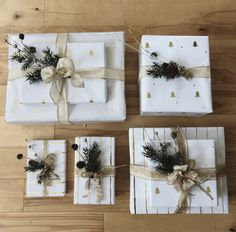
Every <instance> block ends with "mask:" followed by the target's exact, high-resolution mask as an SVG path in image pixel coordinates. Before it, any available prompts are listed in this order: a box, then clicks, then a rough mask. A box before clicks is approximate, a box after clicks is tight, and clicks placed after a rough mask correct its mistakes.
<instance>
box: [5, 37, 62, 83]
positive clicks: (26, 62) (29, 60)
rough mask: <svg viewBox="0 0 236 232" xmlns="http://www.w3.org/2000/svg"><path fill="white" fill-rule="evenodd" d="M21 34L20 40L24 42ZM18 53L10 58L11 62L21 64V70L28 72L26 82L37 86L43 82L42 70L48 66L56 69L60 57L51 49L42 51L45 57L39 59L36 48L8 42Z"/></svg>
mask: <svg viewBox="0 0 236 232" xmlns="http://www.w3.org/2000/svg"><path fill="white" fill-rule="evenodd" d="M21 35H23V34H20V35H19V38H20V39H21V40H22V41H23V39H24V37H22V36H21ZM6 42H7V43H8V44H9V45H11V46H12V47H13V48H14V49H15V50H16V51H15V52H14V53H13V55H12V56H11V57H10V60H11V61H14V62H16V63H19V64H21V70H22V71H25V72H26V80H27V81H29V82H30V84H36V83H40V82H42V81H43V80H42V77H41V70H42V69H43V68H44V67H47V66H54V67H56V65H57V63H58V60H59V58H60V57H59V55H58V54H54V53H53V52H52V51H51V50H50V48H48V47H47V48H46V49H45V50H42V53H43V57H42V58H39V57H37V56H36V48H35V47H32V46H30V47H28V46H27V45H25V44H24V43H23V42H22V43H21V44H17V43H16V44H11V43H10V42H8V41H7V40H6Z"/></svg>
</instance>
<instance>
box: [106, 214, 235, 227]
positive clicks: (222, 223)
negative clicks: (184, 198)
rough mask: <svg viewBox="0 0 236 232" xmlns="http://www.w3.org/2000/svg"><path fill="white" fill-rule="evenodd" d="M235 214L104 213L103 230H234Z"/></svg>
mask: <svg viewBox="0 0 236 232" xmlns="http://www.w3.org/2000/svg"><path fill="white" fill-rule="evenodd" d="M235 216H236V214H231V215H210V216H207V215H197V216H190V215H172V216H169V215H158V216H156V215H148V216H143V215H130V214H128V213H110V212H109V213H105V214H104V232H108V231H113V232H118V231H119V232H126V231H136V232H143V231H147V232H151V231H158V232H166V231H168V232H176V231H191V232H198V231H202V232H209V231H217V232H226V231H235V230H236V222H235Z"/></svg>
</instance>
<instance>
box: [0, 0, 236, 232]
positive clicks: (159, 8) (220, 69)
mask: <svg viewBox="0 0 236 232" xmlns="http://www.w3.org/2000/svg"><path fill="white" fill-rule="evenodd" d="M0 5H1V8H0V160H1V162H0V232H16V231H17V232H18V231H26V232H28V231H30V232H34V231H35V232H36V231H37V232H49V231H58V232H64V231H66V232H67V231H68V232H74V231H82V232H88V231H96V232H98V231H104V230H105V231H109V232H110V231H114V232H116V231H137V232H139V231H157V230H158V231H160V232H162V231H164V232H165V231H170V232H171V231H183V232H184V231H203V232H205V231H236V222H235V218H236V174H235V173H236V172H235V167H236V123H235V122H236V104H235V102H236V66H235V60H236V1H234V0H208V1H205V0H195V1H189V0H179V1H173V0H146V1H142V0H67V1H64V0H0ZM124 20H126V21H127V22H128V23H129V24H130V25H131V26H132V27H133V30H134V33H135V35H136V36H137V38H139V39H140V37H141V35H142V34H162V35H163V34H170V35H209V38H210V53H211V72H212V92H213V104H214V113H213V114H211V115H207V116H203V117H197V118H189V117H140V116H139V92H138V82H137V76H138V69H137V68H138V56H137V54H136V53H134V52H133V51H132V50H130V49H129V48H127V50H126V63H125V66H126V101H127V113H128V115H127V120H126V121H124V122H119V123H101V124H90V125H89V126H88V130H87V131H86V130H85V128H84V127H83V125H71V126H68V125H67V126H65V125H50V126H34V125H32V126H20V125H19V126H16V125H7V124H6V123H5V121H4V112H5V92H6V84H7V60H8V57H7V46H6V44H4V43H3V42H2V41H3V39H4V38H6V36H7V33H11V32H15V33H20V32H23V33H44V32H69V31H70V32H73V31H74V32H82V31H122V30H124V31H125V32H126V41H127V42H128V43H130V44H132V45H135V43H134V41H133V40H132V38H131V36H130V35H129V34H128V33H127V28H126V27H125V26H124ZM140 120H142V122H143V124H144V125H145V126H146V127H160V126H165V127H168V126H176V125H179V126H224V127H225V128H226V153H227V158H226V159H227V160H226V161H227V162H226V163H227V175H228V187H229V200H230V211H231V213H230V214H229V215H217V216H212V215H210V216H207V215H201V216H199V215H198V216H194V215H191V216H189V215H186V216H176V215H172V216H168V215H167V216H160V215H158V216H155V215H151V216H150V215H149V216H145V215H139V216H132V215H130V214H129V172H128V168H123V169H119V170H118V171H117V176H116V205H115V206H74V205H73V162H74V155H73V152H72V151H71V150H70V147H69V145H68V156H67V161H68V162H67V181H68V186H67V194H66V197H65V198H45V199H40V198H36V199H31V198H23V193H24V191H25V190H24V189H25V186H24V178H25V173H24V171H23V165H24V162H21V161H20V162H19V161H18V160H16V159H15V155H16V154H17V153H24V152H25V151H26V149H25V141H24V140H25V138H41V139H52V138H55V139H65V138H66V139H71V140H73V139H74V137H75V136H79V135H86V134H87V135H98V136H99V135H104V136H105V135H106V136H114V137H115V138H116V164H117V165H121V164H127V163H129V154H128V152H129V151H128V128H129V127H140V126H141V122H140ZM1 212H2V213H1Z"/></svg>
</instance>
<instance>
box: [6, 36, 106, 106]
mask: <svg viewBox="0 0 236 232" xmlns="http://www.w3.org/2000/svg"><path fill="white" fill-rule="evenodd" d="M10 37H12V38H13V39H14V40H16V39H17V36H16V35H11V36H10ZM14 37H16V38H14ZM29 45H30V46H35V47H36V51H37V53H36V55H37V56H38V57H41V56H42V50H45V49H46V48H47V47H48V48H49V49H50V50H51V51H52V52H54V54H55V53H56V45H55V43H45V42H43V41H42V40H41V41H39V43H37V44H32V43H31V44H29ZM66 57H67V58H70V59H72V60H73V62H74V65H75V70H85V69H92V68H106V54H105V45H104V43H103V42H92V43H67V45H66ZM26 79H27V78H26V77H22V78H21V85H20V102H21V103H22V104H27V103H29V104H32V103H51V104H53V101H52V99H51V97H50V94H49V91H50V87H51V84H50V83H49V84H46V83H43V82H41V83H36V84H30V82H29V81H27V80H26ZM83 81H84V87H83V88H80V87H74V86H73V85H72V84H71V81H70V79H67V101H68V103H70V104H77V103H83V102H106V101H107V80H106V79H101V78H93V76H91V77H89V78H84V80H83Z"/></svg>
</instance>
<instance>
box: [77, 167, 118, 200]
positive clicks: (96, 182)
mask: <svg viewBox="0 0 236 232" xmlns="http://www.w3.org/2000/svg"><path fill="white" fill-rule="evenodd" d="M75 175H77V176H80V177H82V178H87V180H86V184H85V189H84V195H83V197H88V196H89V194H90V192H91V188H92V186H94V189H95V190H96V200H97V202H98V203H100V202H101V200H102V198H103V193H102V186H101V184H102V178H103V177H105V176H115V167H113V166H104V167H102V170H101V172H99V173H93V172H88V171H86V169H85V168H82V169H78V168H76V169H75Z"/></svg>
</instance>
